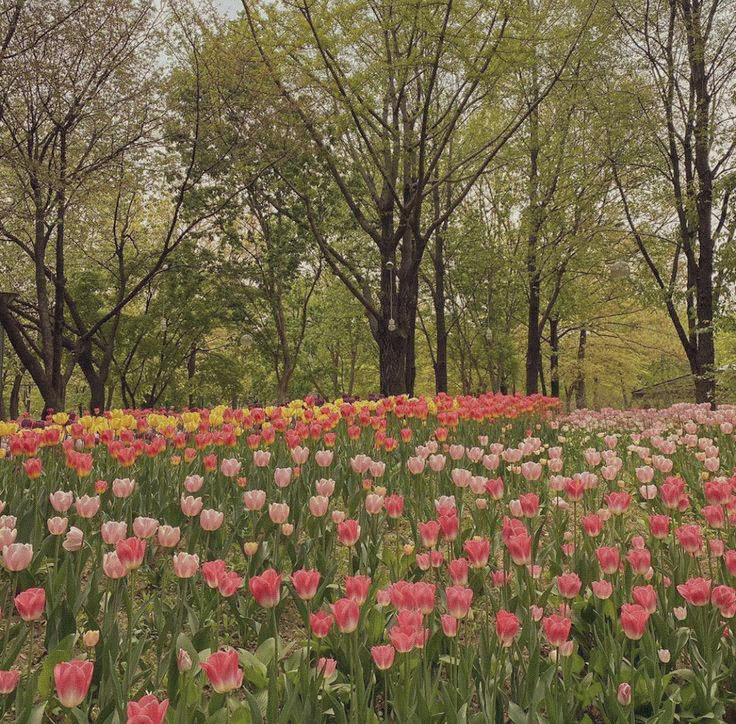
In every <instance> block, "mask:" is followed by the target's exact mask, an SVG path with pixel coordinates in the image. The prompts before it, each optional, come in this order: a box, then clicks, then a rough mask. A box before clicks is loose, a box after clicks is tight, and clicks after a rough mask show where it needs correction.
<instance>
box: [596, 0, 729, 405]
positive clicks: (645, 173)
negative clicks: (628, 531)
mask: <svg viewBox="0 0 736 724" xmlns="http://www.w3.org/2000/svg"><path fill="white" fill-rule="evenodd" d="M615 7H616V12H617V16H618V19H619V21H620V23H621V27H622V28H623V31H624V38H623V41H622V50H623V51H624V54H625V57H626V58H627V59H628V62H627V63H626V67H625V68H622V73H625V74H631V75H632V76H633V77H634V78H635V79H636V82H637V83H638V84H639V85H640V86H641V87H640V88H637V89H632V88H630V87H628V84H626V83H625V82H624V81H621V85H620V87H619V89H618V95H617V98H618V100H619V102H620V101H621V100H622V99H623V98H624V97H628V98H633V107H632V105H629V104H627V105H626V106H624V108H625V109H626V110H627V111H628V112H630V113H636V114H637V117H638V118H640V119H641V122H640V123H638V124H637V125H636V127H635V128H634V129H633V132H632V133H630V134H628V136H624V137H618V138H617V137H615V136H614V134H611V136H610V139H609V153H610V162H611V165H612V168H613V172H614V177H615V180H616V185H617V188H618V191H619V195H620V199H621V206H622V213H623V215H624V217H625V219H626V222H627V224H628V227H629V230H630V232H631V235H632V237H633V240H634V242H635V244H636V247H637V249H638V253H639V254H640V257H641V259H642V260H643V263H644V264H645V265H646V267H647V268H648V269H649V272H650V273H651V276H652V278H653V280H654V282H655V284H656V286H657V288H658V289H659V291H660V294H661V299H662V301H663V303H664V305H665V307H666V309H667V313H668V315H669V317H670V320H671V321H672V324H673V325H674V328H675V331H676V333H677V337H678V339H679V341H680V344H681V345H682V348H683V349H684V351H685V354H686V356H687V359H688V363H689V365H690V370H691V373H692V375H693V377H694V380H695V399H696V401H697V402H709V403H711V405H714V404H715V347H714V341H713V331H714V328H713V322H714V314H715V312H716V310H717V305H718V300H717V298H716V296H715V292H716V289H714V275H715V274H716V273H717V269H718V263H719V254H720V253H721V249H722V237H725V236H726V235H727V233H728V227H729V224H728V217H729V214H730V210H731V208H732V193H733V189H734V186H735V182H736V168H735V167H734V151H735V150H736V120H735V119H734V114H733V108H732V105H733V98H734V92H736V30H735V29H734V23H733V18H734V14H735V13H736V3H734V2H733V0H707V1H706V2H703V1H702V0H657V1H655V2H649V3H647V4H646V5H645V6H644V7H641V8H640V7H637V6H636V5H633V4H630V3H617V4H616V6H615ZM632 91H633V92H632ZM653 198H654V199H655V200H656V202H657V203H655V204H652V199H653ZM652 208H654V210H655V213H659V212H660V211H661V210H668V211H669V213H668V215H667V216H666V217H665V218H666V222H665V223H662V222H661V219H662V215H660V217H659V218H652V216H651V215H650V214H649V213H648V211H649V210H650V209H652ZM683 267H684V269H683ZM683 272H684V273H683ZM683 277H684V278H683ZM682 297H684V306H685V320H684V321H683V320H682V318H681V304H680V302H679V300H680V299H681V298H682Z"/></svg>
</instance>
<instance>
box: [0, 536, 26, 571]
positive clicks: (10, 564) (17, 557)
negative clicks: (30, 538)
mask: <svg viewBox="0 0 736 724" xmlns="http://www.w3.org/2000/svg"><path fill="white" fill-rule="evenodd" d="M32 558H33V546H32V545H31V544H30V543H11V544H10V545H5V546H3V565H4V566H5V568H6V569H7V570H8V571H12V572H18V571H22V570H24V569H26V568H28V566H29V565H30V564H31V559H32Z"/></svg>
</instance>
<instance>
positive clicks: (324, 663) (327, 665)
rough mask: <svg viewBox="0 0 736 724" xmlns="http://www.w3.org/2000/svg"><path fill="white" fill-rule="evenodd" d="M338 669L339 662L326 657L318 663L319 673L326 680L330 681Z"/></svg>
mask: <svg viewBox="0 0 736 724" xmlns="http://www.w3.org/2000/svg"><path fill="white" fill-rule="evenodd" d="M336 668H337V661H335V659H331V658H328V657H325V656H320V658H319V660H318V661H317V673H318V674H321V675H322V676H324V678H325V679H329V678H330V677H331V676H332V675H333V674H334V673H335V669H336Z"/></svg>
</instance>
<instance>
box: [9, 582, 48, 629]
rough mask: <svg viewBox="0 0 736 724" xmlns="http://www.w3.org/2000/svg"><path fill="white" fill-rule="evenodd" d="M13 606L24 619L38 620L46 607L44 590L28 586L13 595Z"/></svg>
mask: <svg viewBox="0 0 736 724" xmlns="http://www.w3.org/2000/svg"><path fill="white" fill-rule="evenodd" d="M15 608H16V610H17V611H18V615H19V616H20V617H21V618H22V619H23V620H24V621H38V619H40V618H41V616H42V615H43V611H44V609H45V608H46V591H45V590H44V589H43V588H28V589H27V590H25V591H23V593H19V594H18V595H17V596H16V597H15Z"/></svg>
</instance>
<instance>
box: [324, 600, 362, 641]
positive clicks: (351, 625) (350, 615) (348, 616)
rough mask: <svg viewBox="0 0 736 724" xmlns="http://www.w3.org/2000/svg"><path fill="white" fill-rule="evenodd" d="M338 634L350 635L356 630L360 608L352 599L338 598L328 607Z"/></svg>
mask: <svg viewBox="0 0 736 724" xmlns="http://www.w3.org/2000/svg"><path fill="white" fill-rule="evenodd" d="M330 608H331V609H332V613H333V615H334V616H335V623H336V624H337V630H338V631H339V632H340V633H352V632H353V631H355V630H356V629H357V628H358V620H359V619H360V607H359V606H358V602H357V601H355V600H353V599H352V598H340V599H338V600H337V601H335V603H333V604H331V605H330Z"/></svg>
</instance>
